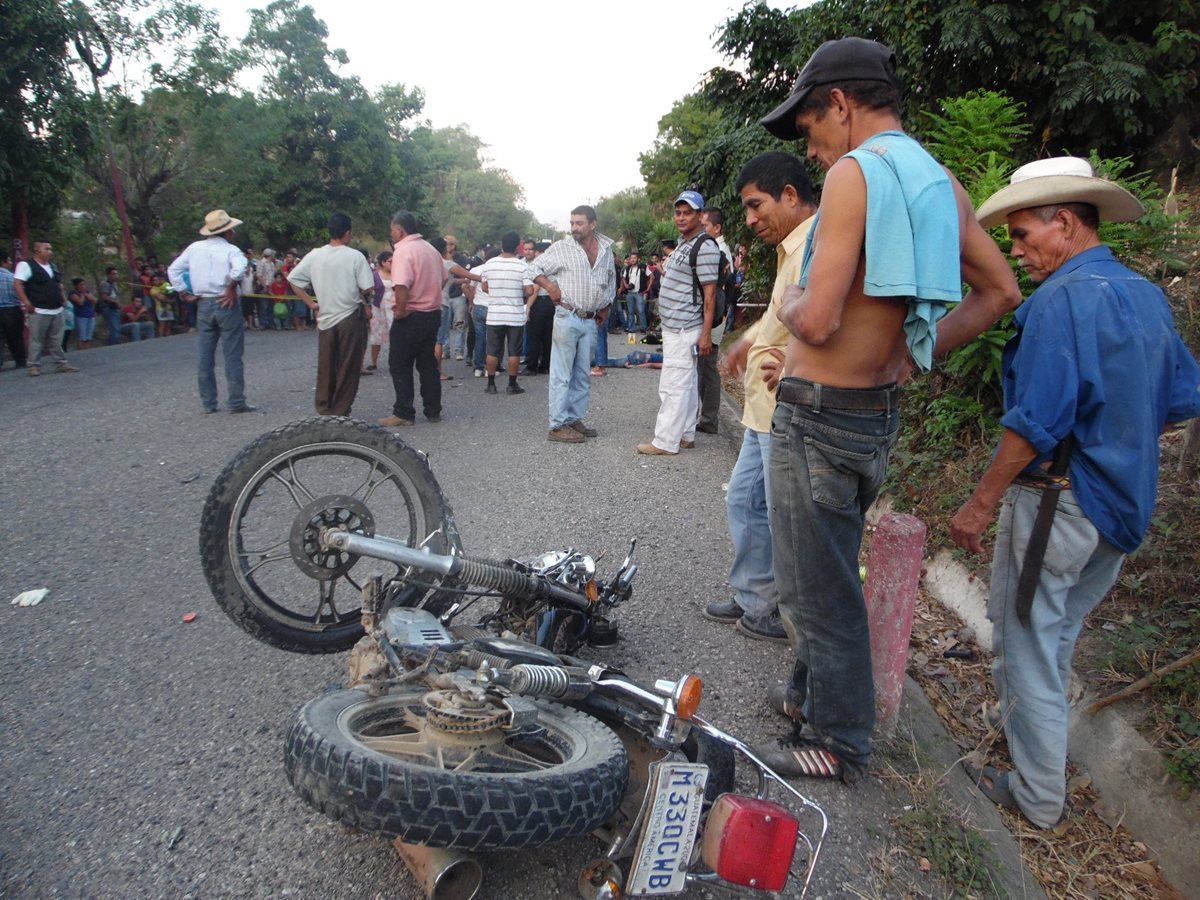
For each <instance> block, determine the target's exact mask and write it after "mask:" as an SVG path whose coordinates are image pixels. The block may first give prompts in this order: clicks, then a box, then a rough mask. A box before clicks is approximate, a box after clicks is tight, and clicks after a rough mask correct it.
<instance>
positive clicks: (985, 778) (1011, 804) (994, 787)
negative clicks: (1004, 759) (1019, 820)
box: [962, 759, 1019, 809]
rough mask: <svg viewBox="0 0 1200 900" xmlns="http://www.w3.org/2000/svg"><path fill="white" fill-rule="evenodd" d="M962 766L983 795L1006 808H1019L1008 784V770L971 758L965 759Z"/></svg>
mask: <svg viewBox="0 0 1200 900" xmlns="http://www.w3.org/2000/svg"><path fill="white" fill-rule="evenodd" d="M962 767H963V771H964V772H966V773H967V775H968V776H969V777H970V779H971V780H972V781H973V782H975V787H977V788H979V792H980V793H981V794H983V796H985V797H987V798H988V799H989V800H991V801H992V802H993V803H995V804H996V805H997V806H1002V807H1004V808H1005V809H1019V807H1018V806H1017V798H1016V797H1014V796H1013V792H1012V790H1011V789H1010V788H1009V786H1008V778H1007V775H1008V773H1007V772H1001V771H1000V770H999V769H997V768H996V767H995V766H981V765H979V764H978V763H976V762H974V761H973V760H970V759H964V760H963V761H962Z"/></svg>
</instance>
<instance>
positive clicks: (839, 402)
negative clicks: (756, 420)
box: [775, 378, 900, 412]
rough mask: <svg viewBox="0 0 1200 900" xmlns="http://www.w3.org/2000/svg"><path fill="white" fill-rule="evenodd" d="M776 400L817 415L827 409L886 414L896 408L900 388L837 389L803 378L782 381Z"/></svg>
mask: <svg viewBox="0 0 1200 900" xmlns="http://www.w3.org/2000/svg"><path fill="white" fill-rule="evenodd" d="M775 396H776V398H777V399H778V400H779V401H781V402H783V403H793V404H795V405H797V406H807V407H810V408H812V409H813V410H815V411H816V412H820V411H821V410H822V409H824V408H826V407H828V408H829V409H854V410H868V411H881V412H890V411H891V410H893V409H896V408H898V407H899V405H900V388H899V387H898V386H897V385H895V384H888V385H884V386H883V387H873V388H839V387H830V386H829V385H825V384H817V383H816V382H814V381H806V380H805V379H803V378H784V379H783V380H781V381H780V382H779V388H778V390H777V391H776V394H775Z"/></svg>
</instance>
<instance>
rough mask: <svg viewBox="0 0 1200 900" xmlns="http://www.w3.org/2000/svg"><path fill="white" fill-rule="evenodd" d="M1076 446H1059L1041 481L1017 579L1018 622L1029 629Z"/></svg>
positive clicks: (1071, 442) (1067, 443) (1069, 440)
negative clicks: (1038, 586)
mask: <svg viewBox="0 0 1200 900" xmlns="http://www.w3.org/2000/svg"><path fill="white" fill-rule="evenodd" d="M1074 446H1075V441H1074V438H1073V436H1072V435H1070V434H1068V435H1067V436H1066V437H1065V438H1063V439H1062V441H1060V442H1059V444H1058V446H1056V447H1055V448H1054V458H1053V460H1051V462H1050V468H1049V470H1047V473H1046V475H1047V477H1045V478H1044V479H1041V480H1042V481H1044V484H1043V485H1040V486H1039V487H1041V491H1042V498H1041V500H1039V501H1038V510H1037V516H1036V517H1035V518H1034V520H1033V528H1032V529H1031V530H1030V532H1029V543H1028V544H1026V546H1025V559H1024V561H1023V562H1022V563H1021V574H1020V576H1019V577H1018V578H1017V596H1016V598H1015V600H1014V605H1015V606H1016V608H1017V621H1019V622H1020V623H1021V624H1022V625H1024V626H1025V627H1026V628H1028V627H1029V614H1030V612H1031V611H1032V610H1033V597H1034V595H1035V594H1036V593H1037V585H1038V578H1039V576H1040V575H1041V574H1042V562H1043V561H1044V560H1045V558H1046V547H1047V545H1048V544H1049V543H1050V529H1051V528H1052V527H1053V526H1054V511H1055V510H1056V509H1057V508H1058V498H1059V497H1061V496H1062V492H1063V490H1064V489H1065V488H1068V487H1070V480H1069V479H1068V477H1067V472H1068V471H1070V465H1071V451H1072V449H1073V448H1074ZM1035 477H1036V476H1035ZM1064 482H1065V483H1064Z"/></svg>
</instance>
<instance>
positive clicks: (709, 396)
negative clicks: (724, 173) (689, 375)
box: [692, 206, 733, 434]
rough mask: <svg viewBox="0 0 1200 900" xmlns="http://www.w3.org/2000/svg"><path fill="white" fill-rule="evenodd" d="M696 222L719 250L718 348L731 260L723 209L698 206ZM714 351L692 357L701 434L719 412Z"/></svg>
mask: <svg viewBox="0 0 1200 900" xmlns="http://www.w3.org/2000/svg"><path fill="white" fill-rule="evenodd" d="M700 223H701V225H702V226H703V227H704V231H705V233H706V234H708V235H709V236H711V237H712V239H713V240H714V241H716V242H717V248H718V249H719V250H720V251H721V262H720V264H719V265H718V268H717V290H716V303H715V309H714V311H713V343H714V344H716V345H717V347H718V348H720V346H721V335H723V334H724V333H725V332H724V328H723V327H722V325H723V323H724V321H725V307H726V304H727V301H728V298H729V294H730V290H731V288H732V287H733V277H732V276H733V264H732V263H731V262H730V260H732V259H733V254H731V253H730V252H729V245H728V244H726V243H725V238H724V232H725V213H724V212H722V211H721V209H720V207H717V206H706V207H704V209H702V210H700ZM698 249H699V245H697V244H693V245H692V254H693V256H694V255H695V253H696V251H697V250H698ZM718 355H719V354H717V353H710V354H709V355H708V356H701V357H700V358H699V359H697V361H696V362H697V368H698V370H699V372H698V375H697V379H698V382H699V388H700V421H699V422H698V423H697V424H696V430H697V431H702V432H704V433H705V434H716V433H717V423H718V420H719V418H720V412H721V373H720V372H718V371H717V356H718Z"/></svg>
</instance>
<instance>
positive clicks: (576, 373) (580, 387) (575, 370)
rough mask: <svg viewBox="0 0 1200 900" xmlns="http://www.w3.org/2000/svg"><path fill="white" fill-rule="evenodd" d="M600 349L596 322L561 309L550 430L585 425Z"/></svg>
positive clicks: (557, 312) (556, 323)
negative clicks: (594, 358)
mask: <svg viewBox="0 0 1200 900" xmlns="http://www.w3.org/2000/svg"><path fill="white" fill-rule="evenodd" d="M595 348H596V320H595V319H581V318H579V316H577V315H575V314H574V313H573V312H571V311H570V310H567V309H563V308H562V307H561V306H560V307H558V308H557V309H556V310H555V312H554V352H552V353H551V354H550V430H551V431H555V430H557V429H559V428H561V427H562V426H564V425H566V424H567V423H568V422H582V421H583V417H584V416H586V415H587V409H588V396H589V394H590V392H591V388H592V385H591V380H590V376H591V373H590V371H589V370H590V369H591V364H592V353H593V352H594V351H595Z"/></svg>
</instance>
